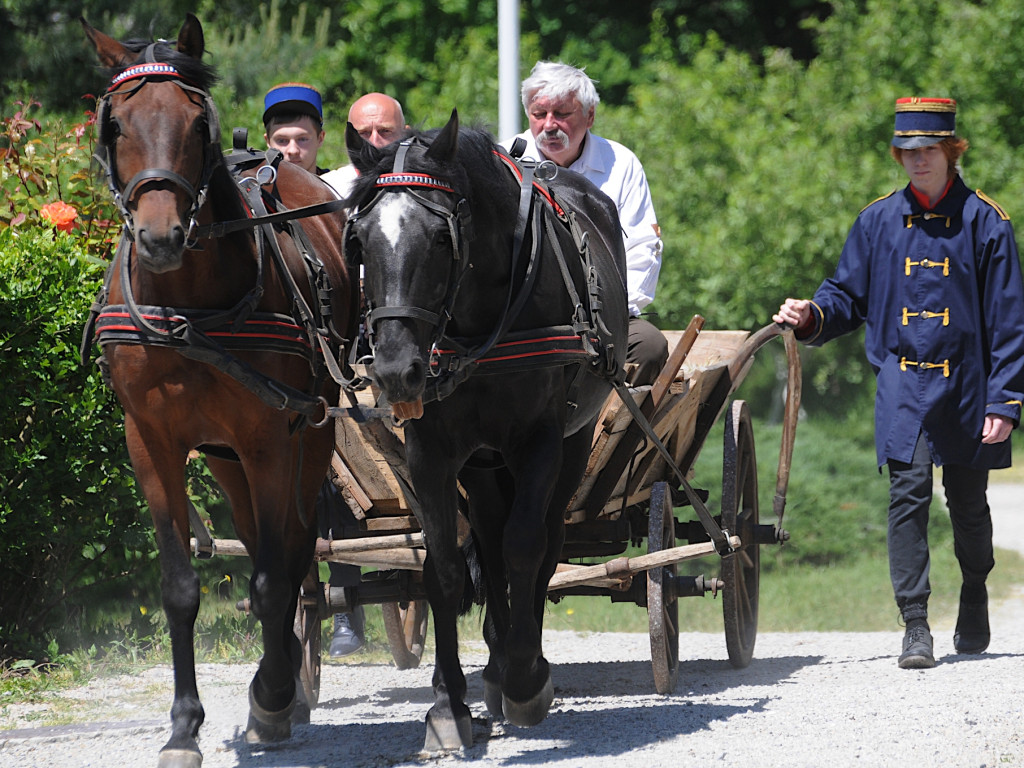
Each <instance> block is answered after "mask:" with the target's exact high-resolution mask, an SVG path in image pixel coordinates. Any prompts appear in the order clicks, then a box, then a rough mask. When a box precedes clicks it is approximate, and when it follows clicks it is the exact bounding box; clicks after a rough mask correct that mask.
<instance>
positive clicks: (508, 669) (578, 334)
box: [345, 111, 628, 753]
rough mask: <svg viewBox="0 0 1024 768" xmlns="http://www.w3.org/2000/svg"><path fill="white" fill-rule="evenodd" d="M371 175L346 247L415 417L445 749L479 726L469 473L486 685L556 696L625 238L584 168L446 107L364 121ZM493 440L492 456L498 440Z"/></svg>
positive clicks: (356, 147)
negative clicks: (463, 647) (558, 646)
mask: <svg viewBox="0 0 1024 768" xmlns="http://www.w3.org/2000/svg"><path fill="white" fill-rule="evenodd" d="M346 144H347V147H348V151H349V156H350V158H351V159H352V161H353V163H354V164H355V166H356V168H357V169H358V170H359V173H360V176H359V180H358V181H357V183H356V185H355V187H354V189H353V192H352V195H351V198H350V200H349V202H350V204H351V205H352V208H351V209H350V217H349V224H348V231H347V233H346V239H345V251H346V255H347V257H348V258H349V259H350V268H351V266H352V264H353V263H355V262H356V261H359V260H361V261H362V263H363V265H364V269H365V273H364V286H363V289H364V296H365V301H366V310H367V316H366V317H367V319H366V323H365V325H366V326H368V328H369V334H370V336H369V341H370V343H371V351H372V366H371V376H372V378H373V379H374V381H375V382H376V384H377V386H378V387H379V388H380V390H381V391H382V392H383V394H384V396H385V397H386V399H387V401H388V402H389V403H390V405H391V408H392V411H393V414H394V416H395V417H397V418H399V419H406V421H405V426H404V431H405V440H406V454H407V460H408V465H409V471H410V473H411V480H412V487H413V491H414V495H415V497H416V502H415V503H416V507H415V511H416V513H417V515H418V516H419V519H420V522H421V524H422V526H423V529H424V535H425V540H426V548H427V557H426V562H425V565H424V580H425V584H426V587H427V595H428V600H429V602H430V607H431V611H432V613H433V616H434V632H435V640H436V656H435V669H434V675H433V689H434V697H435V700H434V703H433V705H432V706H431V708H430V710H429V712H428V713H427V716H426V738H425V740H424V749H425V751H427V752H431V753H435V752H444V751H449V750H454V749H459V748H461V747H463V746H467V745H469V744H471V743H472V727H471V717H470V711H469V708H468V706H467V705H466V703H465V694H466V679H465V676H464V674H463V671H462V668H461V665H460V661H459V655H458V638H457V629H456V619H457V614H458V607H459V605H460V597H461V596H462V595H463V590H464V588H465V586H466V585H465V583H464V574H465V568H464V566H463V559H462V557H461V556H460V554H459V549H458V543H457V536H456V510H457V508H458V498H459V491H458V485H459V484H461V486H462V488H463V490H464V491H465V492H466V495H467V497H468V504H469V518H470V523H471V528H472V535H473V539H474V541H475V544H476V547H477V549H478V552H479V555H480V561H481V566H482V569H483V572H484V577H485V578H484V581H485V592H486V609H485V615H484V637H485V640H486V642H487V644H488V649H489V659H488V663H487V665H486V668H485V669H484V671H483V678H484V683H485V703H486V705H487V708H488V710H489V712H490V713H491V714H492V716H494V717H496V718H506V719H507V720H509V721H510V722H512V723H513V724H516V725H534V724H537V723H539V722H540V721H541V720H543V719H544V717H545V716H546V715H547V712H548V710H549V708H550V706H551V703H552V701H553V697H554V689H553V686H552V683H551V674H550V669H549V665H548V662H547V660H546V659H545V658H544V655H543V651H542V643H541V635H542V627H543V616H544V605H545V600H546V592H547V584H548V580H549V579H550V578H551V575H552V574H553V573H554V571H555V567H556V565H557V561H558V558H559V555H560V553H561V548H562V542H563V539H564V519H563V515H564V511H565V509H566V506H567V504H568V502H569V500H570V498H571V496H572V495H573V493H574V492H575V491H576V489H577V487H578V485H579V482H580V479H581V477H582V475H583V472H584V470H585V468H586V462H587V458H588V456H589V455H590V450H591V441H592V438H593V434H594V426H595V423H596V419H597V416H598V412H599V410H600V408H601V406H602V404H603V403H604V402H605V399H606V398H607V396H608V394H609V392H610V391H611V388H612V385H613V382H618V383H621V380H622V366H623V361H624V356H625V351H626V341H625V339H626V324H627V314H628V313H627V307H626V298H625V288H624V284H625V254H624V247H623V242H622V236H621V230H620V227H619V220H618V214H617V212H616V209H615V206H614V204H613V203H612V201H611V200H610V199H609V198H608V197H606V196H605V195H604V194H603V193H601V192H600V191H599V190H598V189H597V188H596V187H595V186H593V185H592V184H591V183H590V182H589V181H587V180H586V179H584V178H583V177H582V176H578V175H576V174H574V173H571V172H567V171H558V174H557V176H556V177H555V178H554V179H553V180H552V181H550V183H549V184H543V183H542V182H541V181H540V180H539V177H540V176H541V175H547V176H550V173H551V171H552V170H553V167H552V166H550V165H549V166H546V167H537V168H534V167H533V165H532V164H527V163H517V162H515V161H513V160H512V159H510V158H509V157H508V156H507V155H506V154H505V152H504V150H502V149H501V148H500V147H498V146H497V145H496V144H494V142H493V139H492V138H491V137H490V136H489V135H488V134H487V133H486V132H484V131H479V130H474V129H469V128H463V129H460V127H459V121H458V114H457V112H455V111H453V113H452V116H451V119H450V120H449V122H448V123H447V125H446V126H445V127H444V128H442V129H440V130H434V131H427V132H416V133H414V134H413V135H412V136H411V137H410V138H407V139H405V140H403V141H402V142H400V143H396V144H392V145H389V146H387V147H384V148H376V147H373V146H372V145H370V144H369V143H367V142H366V141H364V140H363V139H362V138H361V137H360V136H359V134H358V133H357V132H356V131H355V130H354V128H353V127H352V125H351V124H349V125H348V127H347V131H346ZM485 459H486V460H485Z"/></svg>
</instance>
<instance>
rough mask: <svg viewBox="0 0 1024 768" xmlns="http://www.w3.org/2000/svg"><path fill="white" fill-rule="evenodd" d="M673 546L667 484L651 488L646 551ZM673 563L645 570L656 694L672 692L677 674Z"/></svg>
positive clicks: (660, 483)
mask: <svg viewBox="0 0 1024 768" xmlns="http://www.w3.org/2000/svg"><path fill="white" fill-rule="evenodd" d="M675 545H676V529H675V516H674V515H673V513H672V494H671V493H670V491H669V488H668V483H664V482H658V483H655V484H654V485H653V486H652V488H651V506H650V518H649V521H648V525H647V552H648V553H650V554H653V553H655V552H660V551H661V550H664V549H671V548H672V547H674V546H675ZM675 578H676V564H675V563H672V564H671V565H662V566H658V567H657V568H651V569H650V570H648V571H647V618H648V622H649V625H650V635H651V666H652V667H653V668H654V687H655V688H656V689H657V691H658V693H672V691H673V689H675V687H676V677H677V676H678V674H679V599H678V597H677V596H676V590H675Z"/></svg>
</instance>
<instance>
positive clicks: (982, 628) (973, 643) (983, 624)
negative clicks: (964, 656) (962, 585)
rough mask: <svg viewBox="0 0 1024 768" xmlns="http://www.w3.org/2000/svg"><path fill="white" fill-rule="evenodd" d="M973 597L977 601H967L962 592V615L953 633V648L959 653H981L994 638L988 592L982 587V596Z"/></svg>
mask: <svg viewBox="0 0 1024 768" xmlns="http://www.w3.org/2000/svg"><path fill="white" fill-rule="evenodd" d="M972 597H974V598H975V599H974V600H971V601H967V600H965V599H964V592H963V590H961V592H960V615H959V616H957V619H956V630H955V631H954V632H953V647H954V648H956V652H957V653H981V652H982V651H984V650H985V649H986V648H988V641H989V640H990V639H991V636H992V635H991V632H990V631H989V626H988V592H987V591H986V590H985V587H984V586H982V588H981V592H980V594H976V595H972ZM977 598H981V599H980V600H978V599H977Z"/></svg>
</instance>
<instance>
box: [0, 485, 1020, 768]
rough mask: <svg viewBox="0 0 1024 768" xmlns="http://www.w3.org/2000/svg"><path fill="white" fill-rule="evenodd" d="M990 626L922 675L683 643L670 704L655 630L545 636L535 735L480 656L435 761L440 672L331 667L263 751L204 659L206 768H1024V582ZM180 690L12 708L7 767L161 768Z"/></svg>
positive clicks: (892, 643) (845, 656)
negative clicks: (659, 677) (456, 743)
mask: <svg viewBox="0 0 1024 768" xmlns="http://www.w3.org/2000/svg"><path fill="white" fill-rule="evenodd" d="M1021 496H1022V494H1021V492H1020V488H1019V487H1016V486H1015V487H1010V488H1004V487H1001V486H994V487H993V488H992V492H991V494H990V498H991V502H992V506H993V509H994V511H995V528H996V538H997V541H999V542H1000V543H1001V545H1003V546H1007V545H1010V546H1013V547H1015V548H1019V549H1024V516H1022V515H1021V514H1019V513H1017V512H1016V509H1015V508H1016V507H1017V505H1018V504H1019V500H1020V498H1021ZM992 624H993V633H994V635H993V641H992V645H991V646H990V648H989V651H988V653H986V654H984V655H982V656H977V657H967V656H958V655H956V654H955V653H954V652H953V640H952V627H951V626H947V627H942V626H939V627H936V628H935V641H936V657H937V660H938V662H939V663H938V666H936V668H935V669H932V670H927V671H905V670H899V669H897V667H896V664H895V649H897V648H898V647H899V642H900V637H901V635H900V633H899V632H898V631H893V632H879V633H846V634H840V633H792V634H782V633H778V634H775V633H769V634H762V635H760V636H759V637H758V639H757V647H756V650H755V659H754V661H753V663H752V664H751V665H750V667H748V668H747V669H744V670H734V669H732V668H731V667H730V666H729V664H728V661H727V656H726V652H725V643H724V639H723V637H722V636H721V635H720V634H687V635H683V636H682V637H681V641H680V657H681V665H680V666H681V668H680V675H679V682H678V685H677V686H676V689H675V692H674V694H673V695H671V696H659V695H657V694H655V693H654V692H653V680H652V674H651V668H650V661H649V660H650V649H649V643H648V639H647V636H646V635H633V634H628V635H627V634H595V635H587V636H580V635H575V634H572V633H565V632H551V633H546V635H545V650H546V654H547V656H548V658H549V659H551V661H552V662H553V664H554V665H555V666H554V682H555V690H556V699H555V704H554V707H553V709H552V711H551V713H550V715H549V716H548V718H547V719H546V720H545V721H544V722H543V723H542V724H540V725H539V726H537V727H535V728H531V729H519V728H514V727H512V726H507V725H503V724H500V723H498V724H494V723H491V722H490V721H489V720H487V719H486V718H485V716H484V709H483V705H482V697H483V694H482V683H481V681H480V669H481V666H482V664H483V663H484V660H485V659H484V657H483V655H482V652H475V653H471V654H470V655H469V656H468V657H467V658H466V659H465V661H466V671H467V676H468V678H469V688H470V692H469V696H470V701H471V702H472V706H473V711H474V716H475V717H477V718H478V720H477V723H476V726H475V738H476V744H475V745H474V746H473V747H472V748H470V749H468V750H466V751H465V753H464V754H461V755H453V756H450V757H447V758H443V759H439V760H433V761H427V762H424V761H423V760H422V759H421V758H419V757H418V751H419V748H420V746H421V744H422V738H423V716H424V714H425V712H426V710H427V708H428V707H429V703H430V669H429V667H427V666H424V667H422V668H420V669H416V670H408V671H398V670H395V669H393V668H392V667H390V666H386V665H368V664H367V665H345V666H326V667H325V668H324V677H323V681H322V693H321V702H320V706H319V707H318V708H317V709H316V710H315V711H314V713H313V719H312V722H311V724H309V725H306V726H299V727H296V728H295V730H294V733H293V738H292V740H291V741H290V742H288V743H286V744H283V745H281V746H279V747H276V748H274V749H266V750H252V749H250V748H249V747H247V746H246V745H245V744H244V742H243V740H242V739H241V738H240V730H241V727H242V726H243V725H244V723H245V719H246V694H245V691H246V686H247V685H248V682H249V678H250V677H251V675H252V672H253V669H252V666H251V665H222V664H213V665H203V666H202V668H201V669H200V671H199V679H200V684H201V693H202V696H203V701H204V704H205V705H206V710H207V721H206V724H205V725H204V726H203V730H202V748H203V751H204V754H205V762H204V766H205V767H206V768H220V767H222V766H232V767H235V766H245V767H248V766H278V767H280V768H314V767H318V766H346V767H349V766H350V767H351V768H371V767H374V768H376V767H380V766H402V767H406V766H418V765H428V766H439V767H443V768H449V766H460V767H464V768H477V767H478V766H480V767H482V766H523V765H526V766H530V765H545V766H557V767H559V768H562V767H564V768H570V766H571V767H572V768H577V767H578V766H580V765H584V764H585V765H586V766H588V768H613V767H614V768H623V767H624V766H625V767H631V766H645V768H658V767H660V766H666V767H668V766H672V767H673V768H675V767H676V766H706V765H709V764H712V763H714V764H716V765H727V766H744V767H756V768H763V767H765V766H779V767H780V768H781V767H782V766H785V767H786V768H794V767H799V766H808V767H811V766H814V767H815V768H819V767H820V766H823V765H832V766H839V767H843V766H849V765H860V766H870V767H872V768H874V767H876V766H897V765H922V766H929V767H934V766H956V767H958V768H959V767H961V766H991V767H993V768H994V767H995V766H999V767H1000V768H1003V767H1005V766H1024V716H1022V714H1021V687H1022V680H1024V677H1022V674H1021V661H1022V659H1024V588H1022V589H1018V591H1017V592H1016V593H1015V594H1014V595H1013V596H1012V597H1011V598H1010V599H1008V600H1006V601H1003V602H1001V603H999V604H996V605H993V606H992ZM481 651H482V649H481ZM170 696H171V672H170V670H169V668H167V667H159V668H155V669H151V670H148V671H146V672H145V673H142V674H140V675H135V676H131V677H119V678H109V679H105V680H97V681H93V682H92V683H90V684H89V685H87V686H85V687H83V688H79V689H74V690H71V691H63V692H59V693H56V694H53V698H55V699H62V700H65V701H67V700H75V701H77V702H78V703H79V704H80V705H81V706H82V707H83V708H87V710H88V711H89V712H90V713H91V717H90V718H89V724H87V725H82V726H75V727H72V728H69V727H66V726H57V727H51V728H36V729H32V728H29V727H27V726H29V725H30V724H31V722H32V720H31V718H32V717H33V710H36V711H38V710H40V709H46V708H47V707H48V706H51V705H49V704H47V703H46V702H45V701H44V702H42V703H40V704H33V705H4V704H3V702H0V728H6V729H8V730H5V731H0V765H2V766H4V768H29V767H30V766H31V767H33V768H34V767H35V766H47V767H48V768H49V767H50V766H59V767H60V768H76V767H77V766H111V765H113V766H118V768H134V767H135V766H146V767H147V768H152V766H153V765H154V764H155V762H156V753H157V751H158V750H159V748H160V746H161V745H162V744H163V742H164V741H165V740H166V738H167V709H168V706H169V701H170ZM12 728H13V729H15V730H10V729H12Z"/></svg>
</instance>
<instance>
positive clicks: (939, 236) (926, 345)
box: [773, 97, 1024, 669]
mask: <svg viewBox="0 0 1024 768" xmlns="http://www.w3.org/2000/svg"><path fill="white" fill-rule="evenodd" d="M967 146H968V145H967V141H966V140H965V139H963V138H961V137H958V136H957V134H956V102H955V101H953V100H952V99H945V98H917V97H915V98H902V99H898V100H897V101H896V119H895V130H894V135H893V139H892V146H891V147H890V151H891V154H892V156H893V158H894V159H895V160H896V162H897V163H899V164H900V165H901V166H903V168H904V170H905V171H906V173H907V176H908V177H909V179H910V183H909V184H908V185H907V186H906V187H904V188H903V189H902V190H896V191H894V192H892V193H890V194H889V195H886V196H885V197H882V198H880V199H878V200H875V201H874V202H873V203H871V204H870V205H868V206H867V207H866V208H864V209H863V210H862V211H861V212H860V215H859V216H858V217H857V220H856V221H855V222H854V225H853V228H852V229H851V230H850V233H849V236H848V237H847V240H846V244H845V245H844V247H843V251H842V254H841V255H840V257H839V264H838V266H837V268H836V271H835V274H834V275H833V276H832V277H831V278H828V279H827V280H825V281H824V282H823V283H822V284H821V286H820V287H819V288H818V290H817V292H816V293H815V294H814V297H813V298H812V299H810V300H809V301H808V300H806V299H792V298H789V299H786V301H785V302H784V303H783V304H782V306H781V307H780V308H779V311H778V312H777V313H776V314H775V315H774V316H773V319H774V320H775V322H777V323H786V324H789V325H792V326H795V333H796V337H797V338H798V339H800V340H801V341H803V342H804V343H806V344H809V345H811V346H818V345H821V344H824V343H825V342H827V341H829V340H830V339H834V338H836V337H837V336H841V335H842V334H844V333H849V332H850V331H853V330H855V329H857V328H859V327H860V326H861V325H864V326H865V341H864V343H865V351H866V354H867V358H868V361H869V362H870V363H871V366H872V368H873V369H874V371H875V376H876V380H877V392H876V399H875V445H876V449H877V454H878V464H879V467H881V466H882V465H883V464H884V465H886V466H887V467H888V471H889V514H888V550H889V571H890V576H891V579H892V586H893V592H894V594H895V598H896V604H897V606H898V607H899V609H900V613H901V616H902V618H903V622H904V624H905V626H906V632H905V635H904V638H903V649H902V653H901V655H900V657H899V666H900V667H901V668H904V669H922V668H928V667H933V666H934V665H935V657H934V651H933V640H932V636H931V631H930V627H929V625H928V597H929V595H930V592H931V589H930V586H929V580H928V572H929V557H928V536H927V525H928V511H929V506H930V504H931V499H932V465H935V466H941V467H942V484H943V487H944V489H945V494H946V505H947V507H948V508H949V514H950V519H951V521H952V524H953V536H954V550H955V553H956V557H957V560H958V562H959V564H960V570H961V574H962V577H963V584H962V587H961V591H960V609H959V616H958V618H957V624H956V629H955V631H954V635H953V643H954V647H955V649H956V651H957V652H958V653H981V652H983V651H984V650H985V649H986V648H987V647H988V644H989V638H990V628H989V621H988V593H987V590H986V587H985V580H986V578H987V576H988V574H989V572H990V571H991V570H992V568H993V567H994V565H995V561H994V559H993V550H992V518H991V515H990V514H989V507H988V501H987V498H986V489H987V486H988V472H989V470H990V469H999V468H1002V467H1008V466H1010V442H1009V440H1008V438H1009V436H1010V432H1011V431H1012V430H1013V428H1014V427H1016V426H1017V425H1018V424H1019V423H1020V415H1021V401H1022V399H1024V284H1022V280H1021V269H1020V262H1019V259H1018V255H1017V245H1016V242H1015V240H1014V233H1013V226H1012V225H1011V223H1010V217H1009V216H1008V215H1007V214H1006V212H1005V211H1004V210H1003V209H1002V208H1001V207H1000V206H999V205H998V204H996V203H995V202H994V201H993V200H991V199H990V198H988V197H986V196H985V195H984V193H982V192H981V190H977V191H972V190H971V189H970V188H968V186H967V185H966V184H965V183H964V181H963V179H962V178H961V176H960V173H959V168H960V159H961V157H962V156H963V153H964V152H965V151H966V150H967Z"/></svg>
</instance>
